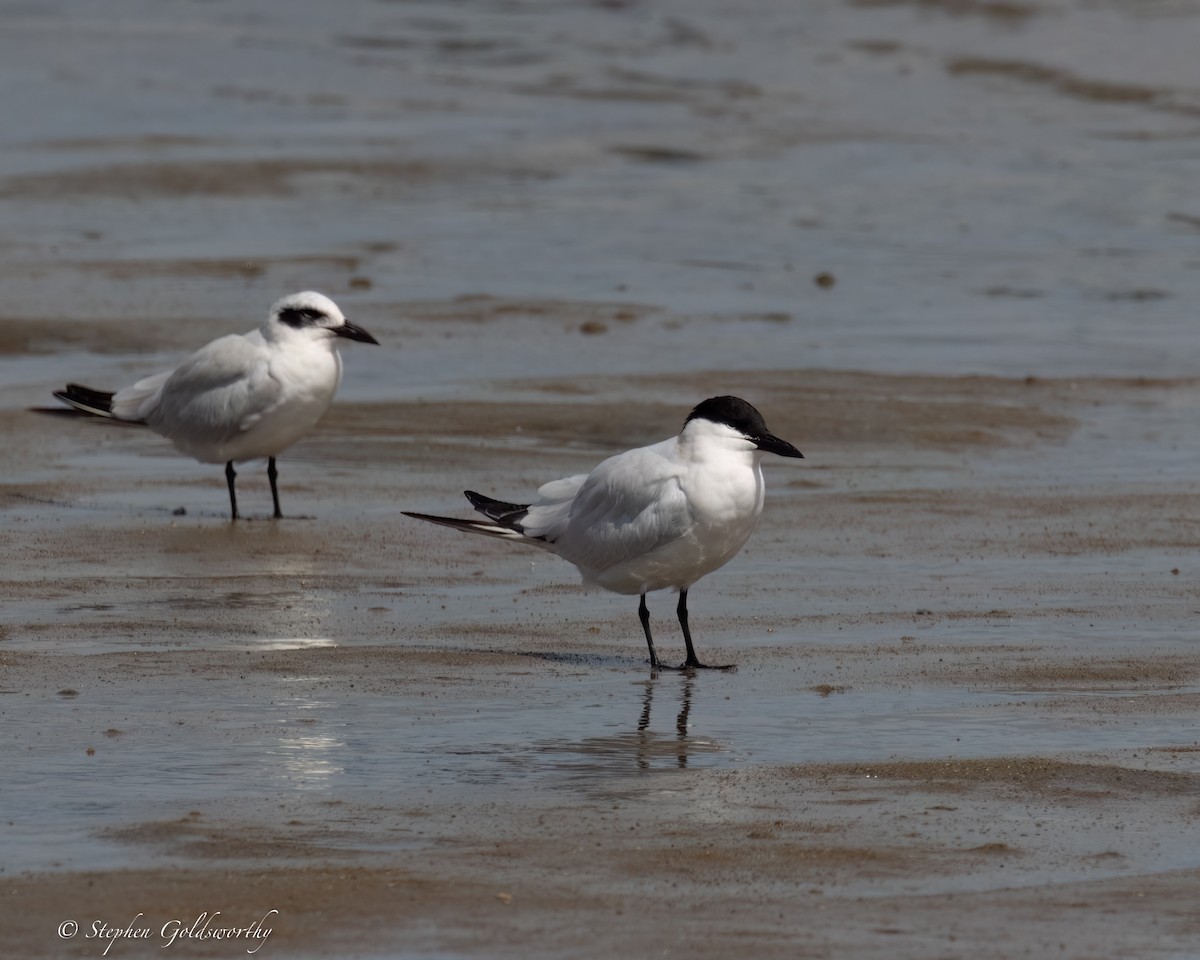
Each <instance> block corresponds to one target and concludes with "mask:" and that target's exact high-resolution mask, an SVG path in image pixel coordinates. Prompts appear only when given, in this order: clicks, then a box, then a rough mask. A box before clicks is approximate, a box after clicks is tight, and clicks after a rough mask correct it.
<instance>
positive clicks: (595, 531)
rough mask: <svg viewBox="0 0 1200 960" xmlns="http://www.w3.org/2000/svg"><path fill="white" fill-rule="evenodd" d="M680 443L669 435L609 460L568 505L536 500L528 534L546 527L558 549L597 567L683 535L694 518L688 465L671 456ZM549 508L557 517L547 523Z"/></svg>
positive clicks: (584, 565) (528, 520)
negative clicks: (685, 473) (686, 482)
mask: <svg viewBox="0 0 1200 960" xmlns="http://www.w3.org/2000/svg"><path fill="white" fill-rule="evenodd" d="M675 442H676V441H675V440H674V439H671V440H664V441H663V442H662V443H657V444H654V445H653V446H650V447H641V448H639V449H637V450H629V451H627V452H625V453H621V454H618V455H617V456H615V457H610V458H609V459H608V460H605V461H604V462H603V463H601V464H599V465H598V466H597V467H596V468H595V469H594V470H593V471H592V472H591V473H590V474H588V475H587V477H586V478H584V479H583V480H582V482H581V483H579V484H578V486H577V489H576V491H575V494H574V496H573V497H571V499H570V500H569V501H567V502H566V503H565V504H564V503H559V504H556V505H553V506H552V505H550V504H545V505H543V504H542V503H538V504H534V505H532V506H531V507H530V510H529V514H528V515H527V516H526V518H525V519H524V520H523V521H522V524H523V526H524V527H525V531H526V533H527V534H530V535H537V534H535V533H534V529H533V528H534V527H540V528H542V529H543V531H544V532H543V534H541V535H545V536H546V539H547V540H549V541H550V542H551V543H552V545H553V549H554V552H555V553H557V554H559V555H560V556H562V557H563V558H564V559H566V560H569V561H571V562H572V563H574V564H576V565H577V566H579V567H581V568H583V569H584V570H588V571H595V572H599V571H603V570H607V569H608V568H610V567H612V566H615V565H616V564H619V563H623V562H625V561H627V560H630V559H632V558H634V557H637V556H640V555H642V554H644V553H648V552H649V551H651V550H654V549H656V548H657V547H660V546H662V545H664V544H667V543H670V542H672V541H674V540H678V539H679V538H680V537H682V536H684V535H685V534H686V533H687V532H688V530H689V529H690V528H691V524H692V520H691V513H690V511H689V509H688V503H687V498H686V497H685V496H684V494H683V491H682V489H681V488H680V485H679V479H680V476H681V475H682V469H681V468H680V466H679V465H678V463H676V462H675V460H674V458H672V457H671V456H670V455H669V454H670V453H671V451H672V449H673V447H674V445H675ZM578 479H579V478H571V480H572V481H574V480H578ZM557 483H558V484H564V483H566V481H558V482H557ZM553 486H555V484H548V485H547V487H543V488H542V490H543V491H545V490H547V489H548V488H549V487H553ZM547 508H549V509H547ZM543 510H545V511H547V515H546V517H545V520H550V521H552V522H550V523H545V522H544V520H543V517H542V516H541V515H540V513H539V511H543ZM531 521H532V522H531Z"/></svg>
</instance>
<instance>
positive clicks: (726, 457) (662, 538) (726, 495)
mask: <svg viewBox="0 0 1200 960" xmlns="http://www.w3.org/2000/svg"><path fill="white" fill-rule="evenodd" d="M766 453H774V454H778V455H779V456H782V457H802V456H803V454H802V453H801V452H800V451H799V450H797V449H796V448H795V447H794V446H792V445H791V444H790V443H788V442H787V441H785V440H780V439H779V438H778V437H776V436H775V435H774V434H772V433H771V432H770V431H768V430H767V425H766V423H764V422H763V418H762V415H761V414H760V413H759V412H758V411H757V410H756V409H754V407H753V406H752V405H751V404H749V403H747V402H746V401H745V400H741V399H739V398H738V397H712V398H710V399H708V400H705V401H704V402H703V403H701V404H699V405H698V406H697V407H696V408H695V409H694V410H693V411H692V412H691V413H690V414H689V415H688V418H687V420H686V421H685V422H684V425H683V430H682V431H681V432H680V433H679V435H678V436H677V437H672V438H671V439H669V440H663V441H662V442H661V443H655V444H652V445H651V446H648V447H639V448H637V449H635V450H627V451H625V452H624V453H619V454H617V455H616V456H614V457H609V458H608V459H607V460H605V461H604V462H603V463H601V464H599V465H598V466H597V467H596V468H595V469H594V470H592V472H591V473H588V474H579V475H577V476H573V477H566V478H564V479H562V480H555V481H553V482H551V483H547V484H545V485H544V486H543V487H541V488H540V489H539V490H538V499H537V500H535V501H534V502H533V503H526V504H518V503H505V502H503V501H500V500H493V499H491V498H490V497H485V496H483V495H481V494H478V493H475V492H474V491H471V490H468V491H466V496H467V499H468V500H470V501H471V505H472V506H473V507H475V509H476V510H478V511H479V512H480V513H482V514H483V515H484V516H486V517H487V518H488V519H487V520H459V519H455V518H453V517H435V516H430V515H429V514H424V513H408V512H407V511H406V513H407V515H408V516H410V517H416V518H417V519H419V520H428V521H429V522H431V523H438V524H442V525H443V526H447V527H453V528H454V529H456V530H463V531H467V532H470V533H480V534H484V535H485V536H489V537H499V538H501V539H504V540H514V541H517V542H519V543H528V544H530V545H532V546H536V547H540V548H542V549H543V550H548V551H549V552H551V553H554V554H557V555H558V556H560V557H562V558H563V559H564V560H568V561H570V562H571V563H573V564H574V565H575V566H576V567H577V568H578V569H579V572H580V574H581V575H582V577H583V582H584V584H585V585H587V586H598V587H603V588H604V589H606V590H612V591H613V592H615V593H624V594H631V595H632V594H639V595H640V596H641V602H640V604H639V605H638V616H639V618H640V619H641V622H642V629H643V630H644V631H645V634H646V644H647V646H648V647H649V648H650V665H651V666H652V667H655V668H657V667H661V666H663V664H662V663H661V661H660V660H659V658H658V654H657V652H656V651H655V649H654V639H653V638H652V636H651V634H650V611H649V610H648V608H647V607H646V594H647V593H648V592H650V591H652V590H665V589H672V590H678V591H679V604H678V606H677V608H676V612H677V614H678V616H679V625H680V627H681V628H682V629H683V640H684V643H685V645H686V646H687V659H686V660H685V661H684V663H683V668H684V669H686V668H695V667H705V666H707V664H703V663H701V662H700V660H699V659H698V658H697V657H696V651H695V649H694V648H693V646H692V636H691V632H690V631H689V630H688V619H687V595H688V589H689V588H690V587H691V586H692V584H694V583H695V582H696V581H697V580H699V579H700V578H701V577H703V576H704V575H705V574H708V573H712V571H714V570H716V569H717V568H718V567H720V566H722V565H724V564H725V563H727V562H728V561H729V560H731V559H733V557H734V556H736V555H737V553H738V551H739V550H741V549H742V547H743V546H744V545H745V543H746V541H747V540H748V539H749V537H750V534H751V533H752V532H753V531H754V527H755V525H756V524H757V523H758V517H759V515H760V514H761V513H762V508H763V492H764V487H763V476H762V458H763V454H766ZM718 669H727V668H726V667H721V668H718Z"/></svg>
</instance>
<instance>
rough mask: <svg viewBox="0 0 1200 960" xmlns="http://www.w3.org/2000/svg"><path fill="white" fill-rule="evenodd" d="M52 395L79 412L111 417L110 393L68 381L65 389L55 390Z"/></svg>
mask: <svg viewBox="0 0 1200 960" xmlns="http://www.w3.org/2000/svg"><path fill="white" fill-rule="evenodd" d="M54 395H55V396H56V397H58V399H59V400H61V401H62V402H63V403H65V404H67V405H68V406H69V407H71V408H72V409H73V410H77V411H79V413H81V414H85V415H87V416H92V417H104V418H106V419H109V420H111V419H113V412H112V399H113V395H112V394H111V393H105V392H104V391H103V390H93V389H92V388H91V387H84V386H81V385H80V384H78V383H68V384H67V386H66V389H65V390H55V391H54Z"/></svg>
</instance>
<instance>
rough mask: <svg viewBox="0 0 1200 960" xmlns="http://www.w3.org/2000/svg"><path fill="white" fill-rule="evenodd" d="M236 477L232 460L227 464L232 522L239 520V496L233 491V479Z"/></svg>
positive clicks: (226, 477) (226, 480)
mask: <svg viewBox="0 0 1200 960" xmlns="http://www.w3.org/2000/svg"><path fill="white" fill-rule="evenodd" d="M236 476H237V474H236V473H234V471H233V461H232V460H230V461H229V462H228V463H226V464H225V482H226V483H228V484H229V509H230V510H231V511H232V513H233V516H232V517H231V518H230V519H232V520H236V519H237V518H238V512H237V494H236V493H234V491H233V478H234V477H236Z"/></svg>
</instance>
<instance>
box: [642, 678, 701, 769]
mask: <svg viewBox="0 0 1200 960" xmlns="http://www.w3.org/2000/svg"><path fill="white" fill-rule="evenodd" d="M657 686H658V684H657V683H655V682H654V681H653V680H650V681H647V683H646V684H645V687H646V695H645V696H644V697H643V698H642V715H641V716H640V717H639V718H638V725H637V728H638V747H639V749H638V751H637V755H636V756H637V765H638V768H639V769H641V770H649V769H650V762H651V760H652V759H653V758H654V757H659V756H662V755H663V754H664V752H665V750H664V747H668V748H669V747H670V746H671V743H670V741H664V740H663V739H661V738H660V737H659V735H658V734H656V733H654V731H652V730H651V729H650V709H651V707H652V706H653V704H654V690H655V688H656V687H657ZM694 686H695V680H693V679H692V678H691V677H685V678H684V680H683V686H682V689H681V692H680V699H679V713H678V714H677V715H676V717H675V742H674V748H675V758H676V765H677V766H678V767H679V768H680V769H681V770H682V769H685V768H686V767H687V765H688V748H689V747H691V746H700V745H703V746H704V747H705V748H707V749H713V748H715V744H713V743H712V742H711V741H708V740H704V741H696V742H695V743H693V741H692V740H691V739H690V738H689V737H688V716H689V715H690V714H691V712H692V689H693V687H694Z"/></svg>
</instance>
